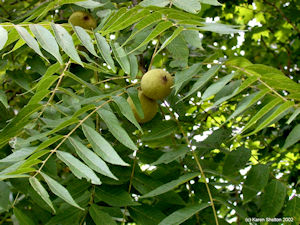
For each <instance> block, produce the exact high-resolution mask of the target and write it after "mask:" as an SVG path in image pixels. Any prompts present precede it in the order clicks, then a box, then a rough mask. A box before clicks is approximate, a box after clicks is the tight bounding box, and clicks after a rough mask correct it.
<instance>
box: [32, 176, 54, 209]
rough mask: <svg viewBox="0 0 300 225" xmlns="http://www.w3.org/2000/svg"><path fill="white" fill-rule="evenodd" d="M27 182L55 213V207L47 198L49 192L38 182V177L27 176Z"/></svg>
mask: <svg viewBox="0 0 300 225" xmlns="http://www.w3.org/2000/svg"><path fill="white" fill-rule="evenodd" d="M29 183H30V184H31V186H32V187H33V189H34V190H35V191H36V192H37V193H38V194H39V195H40V196H41V198H42V199H43V200H44V201H45V202H46V203H47V204H48V205H49V206H50V207H51V209H52V210H53V212H54V213H55V209H54V207H53V205H52V202H51V200H50V198H49V194H48V192H47V191H46V189H45V188H44V187H43V185H42V184H41V183H40V182H39V180H38V179H36V178H35V177H30V178H29Z"/></svg>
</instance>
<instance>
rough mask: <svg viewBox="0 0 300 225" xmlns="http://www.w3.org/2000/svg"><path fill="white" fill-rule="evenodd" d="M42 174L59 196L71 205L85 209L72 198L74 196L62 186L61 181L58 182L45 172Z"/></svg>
mask: <svg viewBox="0 0 300 225" xmlns="http://www.w3.org/2000/svg"><path fill="white" fill-rule="evenodd" d="M40 174H41V175H42V176H43V178H44V179H45V181H46V183H47V184H48V186H49V188H50V190H51V191H52V192H53V193H54V194H55V195H57V196H58V197H60V198H61V199H63V200H65V201H66V202H67V203H69V204H70V205H72V206H74V207H76V208H78V209H81V210H84V209H83V208H81V207H80V206H79V205H78V204H77V203H76V202H75V201H74V199H73V198H72V196H71V195H70V193H69V191H68V190H67V189H66V188H65V187H64V186H62V185H61V184H60V183H58V182H57V181H55V180H53V179H52V178H51V177H49V176H48V175H46V174H45V173H42V172H40Z"/></svg>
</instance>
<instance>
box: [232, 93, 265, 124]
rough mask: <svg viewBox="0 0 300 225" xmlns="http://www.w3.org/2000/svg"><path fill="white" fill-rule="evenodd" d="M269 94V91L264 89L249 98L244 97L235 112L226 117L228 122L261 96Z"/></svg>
mask: <svg viewBox="0 0 300 225" xmlns="http://www.w3.org/2000/svg"><path fill="white" fill-rule="evenodd" d="M268 92H269V89H264V90H261V91H258V92H255V93H253V94H251V95H249V96H246V97H245V98H243V99H242V101H241V102H240V103H239V104H238V105H237V107H236V110H235V111H234V112H233V113H232V114H231V115H230V116H229V117H228V119H227V121H228V120H231V119H232V118H234V117H236V116H238V115H239V114H241V113H242V112H244V111H245V110H246V109H247V108H249V107H250V106H252V105H253V104H255V103H256V102H257V101H258V100H260V99H261V98H262V97H263V96H265V95H266V94H267V93H268Z"/></svg>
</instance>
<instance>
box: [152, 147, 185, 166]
mask: <svg viewBox="0 0 300 225" xmlns="http://www.w3.org/2000/svg"><path fill="white" fill-rule="evenodd" d="M188 151H189V148H188V147H186V146H179V147H177V148H174V149H172V150H171V151H169V152H166V153H164V154H163V155H162V156H160V157H159V158H158V159H157V160H156V161H155V162H153V163H151V165H153V166H154V165H159V164H162V163H164V164H168V163H170V162H172V161H174V160H176V159H178V158H184V156H185V155H186V154H187V153H188Z"/></svg>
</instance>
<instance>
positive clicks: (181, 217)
mask: <svg viewBox="0 0 300 225" xmlns="http://www.w3.org/2000/svg"><path fill="white" fill-rule="evenodd" d="M208 206H210V204H209V203H202V204H195V205H190V206H187V207H185V208H181V209H178V210H176V211H175V212H173V213H172V214H170V215H169V216H167V217H166V218H164V219H163V220H162V221H161V222H160V223H159V225H177V224H181V223H183V222H184V221H186V220H187V219H189V218H190V217H192V216H193V215H194V214H196V213H197V212H199V211H201V210H203V209H205V208H207V207H208Z"/></svg>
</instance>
